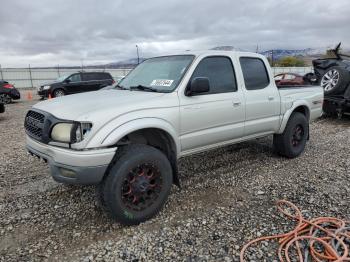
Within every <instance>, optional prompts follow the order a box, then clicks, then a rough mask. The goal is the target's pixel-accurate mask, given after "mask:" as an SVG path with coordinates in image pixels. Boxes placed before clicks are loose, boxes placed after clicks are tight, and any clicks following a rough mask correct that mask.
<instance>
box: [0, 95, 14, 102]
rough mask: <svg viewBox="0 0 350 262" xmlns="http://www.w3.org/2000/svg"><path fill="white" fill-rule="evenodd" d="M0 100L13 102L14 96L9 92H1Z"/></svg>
mask: <svg viewBox="0 0 350 262" xmlns="http://www.w3.org/2000/svg"><path fill="white" fill-rule="evenodd" d="M0 102H3V103H4V104H11V103H12V98H11V96H9V95H8V94H0Z"/></svg>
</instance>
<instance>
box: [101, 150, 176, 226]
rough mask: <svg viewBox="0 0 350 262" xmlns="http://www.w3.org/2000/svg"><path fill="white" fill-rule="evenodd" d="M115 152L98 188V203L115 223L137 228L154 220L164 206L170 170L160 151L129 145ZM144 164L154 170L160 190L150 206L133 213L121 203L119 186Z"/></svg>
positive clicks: (171, 180) (168, 186) (121, 192)
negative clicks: (156, 172)
mask: <svg viewBox="0 0 350 262" xmlns="http://www.w3.org/2000/svg"><path fill="white" fill-rule="evenodd" d="M118 151H119V152H118ZM117 152H118V153H117V154H116V157H115V158H114V160H113V161H112V163H111V166H110V168H109V169H108V170H107V174H106V176H105V178H104V180H103V181H102V184H101V185H100V188H99V190H100V191H101V192H102V193H103V195H102V197H103V198H102V199H101V201H100V204H101V205H102V206H103V207H104V208H106V209H107V211H108V212H109V214H110V215H111V217H112V218H113V219H114V220H116V221H117V222H119V223H121V224H124V225H137V224H139V223H141V222H144V221H146V220H148V219H150V218H152V217H154V216H155V215H156V214H157V213H158V212H159V211H160V210H161V209H162V207H163V206H164V204H165V202H166V200H167V198H168V196H169V193H170V189H171V186H172V183H173V174H172V168H171V165H170V162H169V160H168V159H167V157H166V156H165V155H164V154H163V152H161V151H160V150H158V149H156V148H154V147H151V146H147V145H129V146H124V147H121V148H118V150H117ZM144 164H148V165H152V166H154V167H155V168H157V170H158V171H159V172H158V173H159V174H160V176H161V189H160V192H159V195H158V197H157V198H156V199H155V200H154V203H152V204H150V205H149V206H148V207H146V209H145V210H141V211H139V210H137V211H135V210H133V209H131V208H129V207H127V205H126V204H125V203H124V202H123V201H125V200H124V199H123V185H125V181H127V177H128V176H129V175H130V173H131V172H132V170H133V169H135V168H137V167H139V166H142V165H144Z"/></svg>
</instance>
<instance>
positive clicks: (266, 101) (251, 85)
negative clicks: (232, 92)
mask: <svg viewBox="0 0 350 262" xmlns="http://www.w3.org/2000/svg"><path fill="white" fill-rule="evenodd" d="M239 62H240V65H241V69H242V75H243V80H244V81H242V85H243V86H242V88H243V89H244V96H245V102H246V121H245V127H244V135H245V136H254V135H259V134H266V133H273V132H276V131H277V130H278V128H279V123H280V95H279V92H278V89H277V87H276V85H275V83H274V79H273V78H272V77H271V79H270V75H269V72H268V70H267V65H266V63H267V60H266V59H264V60H263V58H259V57H253V56H252V57H249V56H241V57H240V58H239Z"/></svg>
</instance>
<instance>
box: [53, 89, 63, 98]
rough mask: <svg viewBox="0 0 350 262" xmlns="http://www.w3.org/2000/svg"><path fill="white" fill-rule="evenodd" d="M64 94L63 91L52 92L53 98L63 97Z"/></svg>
mask: <svg viewBox="0 0 350 262" xmlns="http://www.w3.org/2000/svg"><path fill="white" fill-rule="evenodd" d="M65 95H66V93H65V92H64V90H63V89H56V90H55V91H53V97H60V96H65Z"/></svg>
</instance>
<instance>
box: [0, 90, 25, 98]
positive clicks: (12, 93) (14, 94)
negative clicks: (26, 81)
mask: <svg viewBox="0 0 350 262" xmlns="http://www.w3.org/2000/svg"><path fill="white" fill-rule="evenodd" d="M3 94H6V95H8V96H10V97H11V98H12V99H13V100H18V99H21V94H20V92H19V91H18V90H17V89H15V88H12V89H7V90H5V91H4V92H3Z"/></svg>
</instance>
